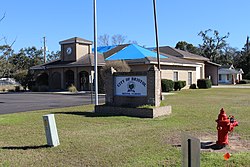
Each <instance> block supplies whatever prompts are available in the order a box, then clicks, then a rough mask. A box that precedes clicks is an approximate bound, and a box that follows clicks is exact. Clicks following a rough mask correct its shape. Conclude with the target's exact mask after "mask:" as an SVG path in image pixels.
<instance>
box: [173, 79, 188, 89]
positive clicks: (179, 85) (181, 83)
mask: <svg viewBox="0 0 250 167" xmlns="http://www.w3.org/2000/svg"><path fill="white" fill-rule="evenodd" d="M185 86H186V81H175V82H174V90H175V91H177V90H181V89H182V88H184V87H185Z"/></svg>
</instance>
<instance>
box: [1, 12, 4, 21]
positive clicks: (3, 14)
mask: <svg viewBox="0 0 250 167" xmlns="http://www.w3.org/2000/svg"><path fill="white" fill-rule="evenodd" d="M4 18H5V13H4V14H3V17H2V18H1V19H0V22H1V21H2V20H3V19H4Z"/></svg>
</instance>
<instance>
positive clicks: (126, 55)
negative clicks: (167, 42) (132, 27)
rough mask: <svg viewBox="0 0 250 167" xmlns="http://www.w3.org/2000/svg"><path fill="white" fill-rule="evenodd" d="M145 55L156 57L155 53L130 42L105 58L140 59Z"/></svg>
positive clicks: (161, 56)
mask: <svg viewBox="0 0 250 167" xmlns="http://www.w3.org/2000/svg"><path fill="white" fill-rule="evenodd" d="M145 57H154V58H157V53H156V52H153V51H150V50H148V49H145V48H143V47H141V46H138V45H136V44H130V45H128V46H127V47H125V48H123V49H122V50H120V51H119V52H117V53H115V54H113V55H111V56H110V57H108V58H106V60H128V59H141V58H145ZM160 58H168V57H167V56H163V55H160Z"/></svg>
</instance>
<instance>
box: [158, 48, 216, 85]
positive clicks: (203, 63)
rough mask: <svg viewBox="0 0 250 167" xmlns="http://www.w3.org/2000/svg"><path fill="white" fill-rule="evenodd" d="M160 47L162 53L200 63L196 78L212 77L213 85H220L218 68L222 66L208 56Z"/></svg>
mask: <svg viewBox="0 0 250 167" xmlns="http://www.w3.org/2000/svg"><path fill="white" fill-rule="evenodd" d="M159 49H160V52H161V53H165V54H169V55H173V56H175V57H179V58H182V59H185V60H188V61H191V62H193V63H195V64H197V65H199V66H198V67H197V68H196V79H204V78H209V79H211V81H212V84H213V85H218V68H219V67H220V65H219V64H216V63H213V62H211V61H209V59H208V58H206V57H203V56H200V55H196V54H193V53H189V52H186V51H183V50H180V49H176V48H172V47H169V46H163V47H160V48H159Z"/></svg>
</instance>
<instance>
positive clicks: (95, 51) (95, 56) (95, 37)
mask: <svg viewBox="0 0 250 167" xmlns="http://www.w3.org/2000/svg"><path fill="white" fill-rule="evenodd" d="M93 2H94V59H95V67H94V71H95V105H98V74H97V73H98V71H97V70H98V68H97V19H96V0H93Z"/></svg>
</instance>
